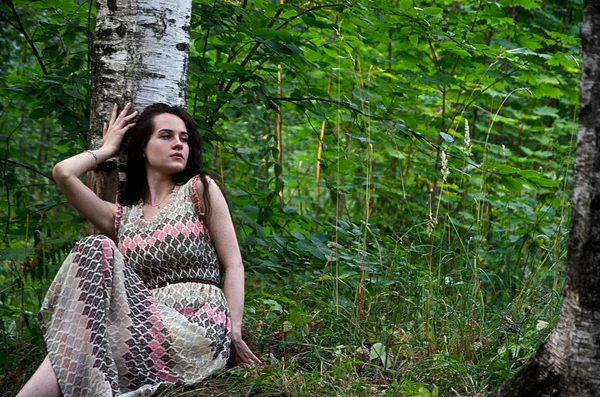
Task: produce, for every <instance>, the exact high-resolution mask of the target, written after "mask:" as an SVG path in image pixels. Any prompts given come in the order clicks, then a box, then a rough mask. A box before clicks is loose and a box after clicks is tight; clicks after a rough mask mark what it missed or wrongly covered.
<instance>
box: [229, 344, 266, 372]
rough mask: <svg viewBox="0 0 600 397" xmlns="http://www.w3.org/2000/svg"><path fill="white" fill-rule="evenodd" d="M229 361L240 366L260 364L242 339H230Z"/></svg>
mask: <svg viewBox="0 0 600 397" xmlns="http://www.w3.org/2000/svg"><path fill="white" fill-rule="evenodd" d="M231 363H232V364H233V365H239V366H240V367H249V366H251V365H253V364H262V362H261V361H260V360H259V359H258V357H256V356H255V355H254V353H252V351H251V350H250V348H249V347H248V345H247V344H246V342H244V341H243V340H242V339H232V340H231Z"/></svg>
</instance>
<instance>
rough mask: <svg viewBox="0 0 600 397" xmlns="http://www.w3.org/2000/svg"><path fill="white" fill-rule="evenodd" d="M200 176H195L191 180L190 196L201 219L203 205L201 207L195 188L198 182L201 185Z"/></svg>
mask: <svg viewBox="0 0 600 397" xmlns="http://www.w3.org/2000/svg"><path fill="white" fill-rule="evenodd" d="M200 178H201V176H200V175H196V176H194V177H193V178H192V186H191V189H192V196H193V198H194V204H195V205H196V210H197V211H198V214H199V215H200V217H201V218H203V217H204V205H202V201H201V200H200V195H199V194H198V188H197V187H196V186H197V185H198V182H200V183H202V182H201V181H200Z"/></svg>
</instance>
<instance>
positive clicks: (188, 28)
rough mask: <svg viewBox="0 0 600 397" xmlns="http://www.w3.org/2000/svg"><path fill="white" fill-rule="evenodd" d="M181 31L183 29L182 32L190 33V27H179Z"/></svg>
mask: <svg viewBox="0 0 600 397" xmlns="http://www.w3.org/2000/svg"><path fill="white" fill-rule="evenodd" d="M181 29H183V31H184V32H188V33H189V32H190V25H183V26H182V27H181Z"/></svg>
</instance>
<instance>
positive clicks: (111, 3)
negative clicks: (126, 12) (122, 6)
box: [106, 0, 117, 12]
mask: <svg viewBox="0 0 600 397" xmlns="http://www.w3.org/2000/svg"><path fill="white" fill-rule="evenodd" d="M106 5H107V6H108V9H109V10H110V11H112V12H115V11H117V0H108V2H107V3H106Z"/></svg>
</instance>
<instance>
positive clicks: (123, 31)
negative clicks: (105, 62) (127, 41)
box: [117, 24, 127, 37]
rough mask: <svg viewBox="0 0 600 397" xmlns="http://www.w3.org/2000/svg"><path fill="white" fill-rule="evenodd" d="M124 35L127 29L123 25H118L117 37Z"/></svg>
mask: <svg viewBox="0 0 600 397" xmlns="http://www.w3.org/2000/svg"><path fill="white" fill-rule="evenodd" d="M125 33H127V28H126V27H125V25H123V24H120V25H119V27H118V28H117V34H118V35H119V37H123V36H125Z"/></svg>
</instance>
